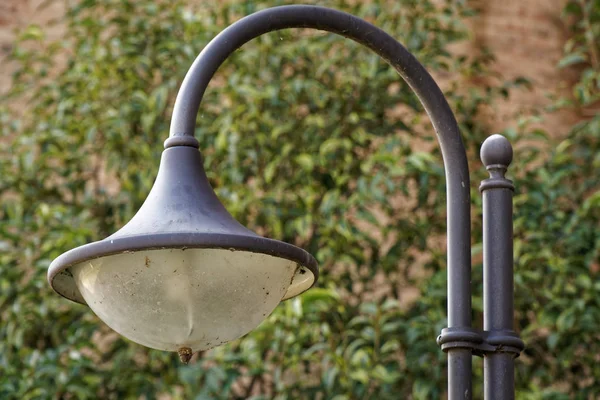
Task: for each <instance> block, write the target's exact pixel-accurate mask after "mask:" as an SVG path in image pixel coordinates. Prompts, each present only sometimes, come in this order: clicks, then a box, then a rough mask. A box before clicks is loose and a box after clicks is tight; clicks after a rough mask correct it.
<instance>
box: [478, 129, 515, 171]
mask: <svg viewBox="0 0 600 400" xmlns="http://www.w3.org/2000/svg"><path fill="white" fill-rule="evenodd" d="M480 154H481V161H482V162H483V165H485V166H486V167H489V166H491V165H498V164H499V165H504V166H506V167H508V166H509V165H510V162H511V161H512V158H513V149H512V146H511V144H510V142H509V141H508V139H506V138H505V137H504V136H502V135H492V136H490V137H488V138H487V139H485V141H484V142H483V144H482V145H481V153H480Z"/></svg>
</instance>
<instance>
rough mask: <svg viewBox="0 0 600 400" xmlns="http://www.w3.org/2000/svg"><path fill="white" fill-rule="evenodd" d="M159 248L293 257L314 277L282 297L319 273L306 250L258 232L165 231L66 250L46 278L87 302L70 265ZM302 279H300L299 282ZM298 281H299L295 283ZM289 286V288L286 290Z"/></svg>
mask: <svg viewBox="0 0 600 400" xmlns="http://www.w3.org/2000/svg"><path fill="white" fill-rule="evenodd" d="M159 249H181V250H187V249H222V250H225V251H227V250H229V251H247V252H252V253H260V254H267V255H270V256H273V257H279V258H284V259H286V260H290V261H294V262H296V263H297V264H298V266H299V268H301V270H300V271H304V272H300V274H304V273H306V272H310V273H312V275H313V281H312V283H311V285H310V286H308V287H306V288H305V289H304V290H301V291H300V292H298V293H294V294H293V295H291V296H287V295H286V296H285V297H284V298H283V299H282V300H286V299H288V298H290V297H294V296H296V295H297V294H300V293H302V292H304V291H306V290H308V289H309V288H310V287H312V286H313V285H314V284H315V283H316V282H317V278H318V275H319V268H318V266H317V261H316V260H315V259H314V257H313V256H312V255H310V253H308V252H307V251H305V250H303V249H301V248H299V247H296V246H294V245H291V244H288V243H285V242H281V241H279V240H274V239H268V238H265V237H261V236H252V235H248V236H245V235H236V234H219V233H217V234H215V233H204V232H203V233H185V232H182V233H164V234H149V235H139V236H127V237H120V238H119V237H116V238H113V239H111V238H110V237H109V238H107V239H104V240H100V241H98V242H93V243H89V244H85V245H83V246H79V247H76V248H74V249H72V250H69V251H67V252H65V253H63V254H61V255H60V256H59V257H57V258H56V259H55V260H54V261H52V264H50V267H49V269H48V281H49V283H50V285H51V286H52V289H54V291H55V292H57V293H58V294H60V295H61V296H63V297H65V298H67V299H69V300H72V301H75V302H77V303H80V304H85V305H87V303H86V301H85V300H84V299H83V297H82V296H81V294H80V293H79V289H78V288H77V285H76V284H75V280H74V278H73V274H72V273H71V272H70V271H69V268H70V267H72V266H74V265H77V264H79V263H82V262H85V261H89V260H93V259H97V258H102V257H105V256H109V255H114V254H122V253H133V252H138V251H144V250H159ZM296 276H298V274H297V273H296V274H295V275H294V279H292V281H291V282H290V288H292V287H293V286H294V280H295V278H296ZM300 283H301V282H300ZM296 284H298V283H296ZM289 291H290V289H289V288H288V292H289Z"/></svg>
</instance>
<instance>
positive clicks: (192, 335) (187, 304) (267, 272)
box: [71, 249, 297, 352]
mask: <svg viewBox="0 0 600 400" xmlns="http://www.w3.org/2000/svg"><path fill="white" fill-rule="evenodd" d="M296 269H297V265H296V263H295V262H293V261H290V260H286V259H283V258H278V257H273V256H270V255H266V254H258V253H250V252H246V251H230V250H226V249H188V250H180V249H162V250H147V251H137V252H134V253H125V254H116V255H111V256H107V257H102V258H97V259H95V260H91V261H86V262H83V263H80V264H78V265H76V266H73V267H71V271H72V273H73V276H74V279H75V283H76V285H77V287H78V288H79V292H80V293H81V295H82V296H83V298H84V299H85V301H86V302H87V304H88V305H89V306H90V308H91V309H92V310H93V311H94V312H95V313H96V315H98V317H100V319H102V320H103V321H104V322H105V323H106V324H107V325H108V326H110V327H111V328H112V329H114V330H115V331H116V332H118V333H120V334H121V335H123V336H125V337H126V338H128V339H130V340H132V341H134V342H136V343H139V344H141V345H144V346H147V347H151V348H154V349H159V350H168V351H177V350H178V349H180V348H182V347H187V348H190V349H191V350H192V351H194V352H196V351H199V350H206V349H209V348H212V347H215V346H218V345H219V344H222V343H225V342H229V341H231V340H234V339H237V338H239V337H241V336H243V335H245V334H246V333H248V332H249V331H251V330H252V329H254V328H256V327H257V326H258V325H259V324H260V323H261V322H262V321H263V320H264V319H265V318H266V317H267V316H268V315H269V314H271V312H272V311H273V309H275V307H276V306H277V304H279V302H280V301H281V299H282V298H283V297H284V295H285V294H286V291H287V290H288V287H289V286H290V282H291V280H292V278H293V276H294V274H295V272H296Z"/></svg>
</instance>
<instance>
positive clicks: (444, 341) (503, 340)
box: [437, 328, 525, 358]
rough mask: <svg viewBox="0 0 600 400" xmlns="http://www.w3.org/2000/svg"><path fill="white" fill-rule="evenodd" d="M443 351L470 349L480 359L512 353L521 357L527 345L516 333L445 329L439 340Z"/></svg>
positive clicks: (438, 342)
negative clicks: (495, 354) (489, 355)
mask: <svg viewBox="0 0 600 400" xmlns="http://www.w3.org/2000/svg"><path fill="white" fill-rule="evenodd" d="M437 344H438V345H439V346H440V347H441V348H442V351H444V352H447V351H448V349H455V348H462V349H470V350H471V352H472V353H473V354H474V355H476V356H479V357H483V356H485V355H487V354H494V353H512V354H513V355H514V357H515V358H516V357H519V355H520V354H521V351H523V349H524V348H525V343H524V342H523V341H522V340H521V338H520V337H519V335H518V334H517V333H516V332H514V331H508V330H501V331H481V330H479V329H473V328H444V329H442V333H441V334H440V335H439V336H438V338H437Z"/></svg>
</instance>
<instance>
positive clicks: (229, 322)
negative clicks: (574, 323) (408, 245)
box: [48, 5, 524, 400]
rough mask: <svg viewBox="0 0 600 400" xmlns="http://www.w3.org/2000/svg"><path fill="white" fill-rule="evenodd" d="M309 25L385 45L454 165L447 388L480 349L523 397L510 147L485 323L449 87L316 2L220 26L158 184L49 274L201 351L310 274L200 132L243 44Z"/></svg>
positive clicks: (494, 203)
mask: <svg viewBox="0 0 600 400" xmlns="http://www.w3.org/2000/svg"><path fill="white" fill-rule="evenodd" d="M287 28H313V29H318V30H324V31H328V32H332V33H337V34H339V35H341V36H345V37H347V38H350V39H352V40H354V41H356V42H358V43H361V44H363V45H364V46H366V47H368V48H370V49H371V50H373V51H374V52H375V53H377V54H378V55H380V56H381V57H382V58H383V59H384V60H386V61H387V62H388V63H389V64H390V65H391V66H393V67H394V68H395V69H396V70H397V71H398V73H399V74H400V76H402V78H404V80H405V81H406V82H407V83H408V85H409V86H410V87H411V89H412V90H413V91H414V92H415V94H416V95H417V96H418V98H419V100H420V101H421V103H422V104H423V106H424V108H425V110H426V111H427V113H428V115H429V117H430V119H431V121H432V123H433V126H434V128H435V131H436V134H437V137H438V140H439V143H440V147H441V150H442V156H443V160H444V169H445V176H446V196H447V225H448V226H447V230H448V235H447V240H448V328H445V329H443V330H442V333H441V334H440V336H439V337H438V338H437V342H438V344H439V345H440V346H441V348H442V350H443V351H445V352H446V353H448V395H449V398H450V399H451V400H457V399H470V398H471V397H472V391H471V379H472V377H471V367H472V363H471V361H472V360H471V359H472V355H473V354H475V355H479V356H483V357H484V381H485V382H484V386H485V390H484V391H485V396H486V398H489V399H511V398H514V358H515V357H516V356H518V355H519V354H520V352H521V350H522V349H523V347H524V346H523V342H522V341H521V340H520V338H519V336H518V335H517V334H516V333H515V332H514V331H513V265H512V264H513V256H512V192H513V190H514V188H513V186H512V183H511V181H509V180H507V179H506V178H505V177H504V174H505V172H506V169H507V168H508V165H509V164H510V162H511V160H512V148H511V146H510V144H509V143H508V141H507V140H506V139H505V138H504V137H502V136H499V135H493V136H491V137H490V138H488V139H487V140H486V141H485V142H484V143H483V146H482V149H481V158H482V161H483V163H484V165H485V166H486V168H487V169H488V171H489V173H490V178H489V179H486V180H485V181H483V182H482V184H481V187H480V190H481V192H482V193H483V230H484V232H483V233H484V235H483V236H484V240H483V242H484V243H483V251H484V330H483V331H479V330H476V329H473V328H472V327H471V312H472V310H471V251H470V250H471V249H470V240H471V231H470V222H471V218H470V208H471V202H470V193H469V191H470V185H469V182H470V181H469V169H468V165H467V156H466V152H465V148H464V145H463V143H462V139H461V136H460V132H459V129H458V126H457V123H456V120H455V118H454V115H453V113H452V111H451V110H450V107H449V106H448V103H447V102H446V99H445V98H444V95H443V94H442V92H441V90H440V89H439V87H438V86H437V84H436V83H435V81H434V80H433V79H432V77H431V76H430V75H429V74H428V73H427V71H426V70H425V69H424V67H423V66H422V65H421V64H420V63H419V62H418V61H417V60H416V59H415V57H414V56H413V55H412V54H410V53H409V52H408V51H407V50H406V49H405V48H404V47H403V46H402V45H401V44H400V43H398V42H397V41H396V40H395V39H394V38H392V37H391V36H389V35H388V34H387V33H385V32H384V31H382V30H380V29H379V28H377V27H375V26H373V25H371V24H370V23H368V22H366V21H364V20H362V19H359V18H357V17H354V16H352V15H350V14H346V13H343V12H340V11H336V10H332V9H328V8H323V7H317V6H306V5H296V6H281V7H274V8H270V9H266V10H263V11H260V12H257V13H255V14H252V15H250V16H247V17H245V18H243V19H241V20H239V21H238V22H236V23H234V24H232V25H231V26H230V27H228V28H227V29H225V30H224V31H223V32H221V33H220V34H219V35H218V36H216V37H215V38H214V39H213V40H212V41H211V42H210V43H209V44H208V45H207V46H206V47H205V48H204V50H203V51H202V52H201V53H200V55H199V56H198V57H197V58H196V60H195V61H194V63H193V64H192V66H191V68H190V70H189V71H188V73H187V75H186V77H185V79H184V81H183V83H182V86H181V89H180V91H179V93H178V95H177V99H176V101H175V107H174V111H173V118H172V121H171V129H170V136H169V138H168V139H167V140H166V141H165V144H164V145H165V151H164V152H163V154H162V158H161V162H160V168H159V172H158V176H157V178H156V182H155V183H154V186H153V188H152V190H151V191H150V194H149V195H148V198H147V199H146V201H145V202H144V204H143V205H142V207H141V209H140V210H139V211H138V213H137V214H136V215H135V216H134V217H133V218H132V219H131V221H130V222H129V223H128V224H127V225H125V226H124V227H123V228H121V229H120V230H119V231H118V232H116V233H115V234H113V235H112V236H110V237H108V238H106V239H104V240H101V241H99V242H94V243H90V244H87V245H84V246H81V247H78V248H75V249H73V250H70V251H67V252H66V253H64V254H62V255H61V256H59V257H58V258H57V259H55V260H54V261H53V262H52V264H51V265H50V267H49V269H48V280H49V282H50V285H51V286H52V287H53V289H54V290H55V291H56V292H58V293H59V294H60V295H62V296H64V297H66V298H68V299H70V300H73V301H75V302H78V303H81V304H87V305H89V306H90V307H91V308H92V310H93V311H94V312H95V313H96V314H97V315H98V316H99V317H100V318H101V319H102V320H103V321H104V322H106V323H107V325H109V326H110V327H111V328H113V329H114V330H115V331H117V332H119V333H120V334H122V335H123V336H125V337H127V338H129V339H131V340H132V341H134V342H137V343H140V344H142V345H144V346H147V347H152V348H155V349H160V350H167V351H178V352H179V354H180V357H181V358H182V360H183V361H187V360H189V357H191V354H192V353H193V352H195V351H199V350H204V349H209V348H211V347H215V346H217V345H220V344H222V343H225V342H228V341H231V340H234V339H236V338H239V337H241V336H243V335H245V334H246V333H248V332H249V331H251V330H252V329H254V328H255V327H256V326H258V325H259V324H260V322H261V321H263V320H264V319H265V318H266V317H267V316H268V315H269V314H270V313H271V312H272V311H273V309H274V308H275V307H276V306H277V304H278V303H279V302H280V301H282V300H285V299H288V298H290V297H293V296H296V295H299V294H300V293H302V292H304V291H306V290H307V289H309V288H310V287H311V286H313V285H314V284H315V282H316V281H317V277H318V266H317V262H316V261H315V259H314V258H313V257H312V256H311V255H310V254H309V253H307V252H306V251H304V250H302V249H300V248H298V247H296V246H293V245H290V244H287V243H283V242H280V241H277V240H272V239H267V238H263V237H260V236H258V235H257V234H256V233H254V232H252V231H250V230H248V229H246V228H245V227H243V226H242V225H240V224H239V223H238V222H237V221H236V220H235V219H234V218H233V217H232V216H231V215H230V214H229V213H228V212H227V210H226V209H225V208H224V206H223V205H222V204H221V203H220V201H219V200H218V198H217V196H216V195H215V193H214V191H213V190H212V188H211V187H210V184H209V182H208V180H207V177H206V174H205V172H204V169H203V165H202V157H201V155H200V152H199V151H198V147H199V144H198V141H197V140H196V139H195V138H194V128H195V124H196V116H197V114H198V110H199V107H200V102H201V100H202V96H203V94H204V91H205V90H206V87H207V86H208V83H209V81H210V80H211V78H212V77H213V75H214V73H215V72H216V71H217V69H218V68H219V66H220V65H221V64H222V63H223V62H224V61H225V60H226V59H227V57H228V56H229V55H231V54H232V53H233V52H234V51H235V50H236V49H238V48H239V47H241V46H242V45H243V44H244V43H246V42H248V41H250V40H252V39H254V38H256V37H257V36H260V35H262V34H264V33H267V32H271V31H276V30H281V29H287Z"/></svg>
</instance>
